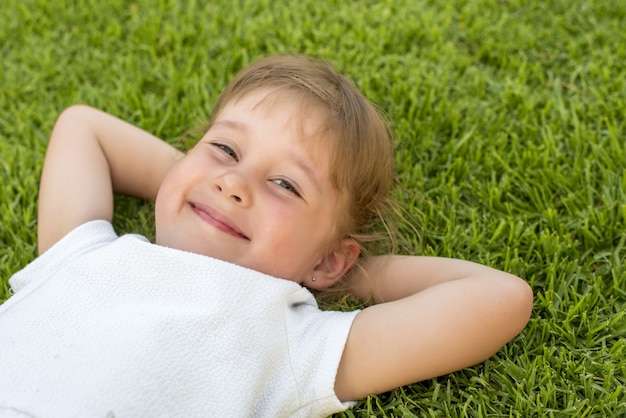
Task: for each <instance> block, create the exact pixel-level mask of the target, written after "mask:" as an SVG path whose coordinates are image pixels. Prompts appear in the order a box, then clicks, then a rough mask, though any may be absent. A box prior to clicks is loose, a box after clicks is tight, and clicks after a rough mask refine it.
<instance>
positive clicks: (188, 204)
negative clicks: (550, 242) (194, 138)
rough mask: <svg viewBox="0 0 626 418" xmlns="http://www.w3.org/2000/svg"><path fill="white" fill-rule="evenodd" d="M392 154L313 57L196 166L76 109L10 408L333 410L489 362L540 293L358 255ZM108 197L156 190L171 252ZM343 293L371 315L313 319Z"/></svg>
mask: <svg viewBox="0 0 626 418" xmlns="http://www.w3.org/2000/svg"><path fill="white" fill-rule="evenodd" d="M392 158H393V155H392V144H391V139H390V135H389V132H388V129H387V127H386V124H385V122H384V119H383V118H382V117H381V116H380V114H379V113H378V112H377V111H376V109H375V108H374V107H373V106H372V105H371V104H370V103H369V102H368V101H367V100H366V99H365V98H364V97H363V96H362V95H361V94H360V93H359V92H358V91H357V90H356V89H355V88H354V87H353V85H352V84H351V83H350V82H349V81H348V80H347V79H346V78H345V77H344V76H342V75H340V74H337V73H336V72H335V71H334V70H333V69H332V68H331V67H330V66H328V65H326V64H324V63H319V62H316V61H311V60H308V59H305V58H301V57H293V56H280V57H273V58H268V59H264V60H261V61H258V62H256V63H254V64H252V65H251V66H249V67H248V68H246V69H244V70H243V72H242V73H240V74H239V75H238V76H237V77H236V78H235V79H234V81H233V82H232V83H231V84H230V85H229V86H228V87H227V88H226V90H225V91H224V92H223V93H222V95H221V96H220V98H219V100H218V102H217V104H216V106H215V109H214V112H213V115H212V118H211V121H210V127H209V129H208V131H207V132H206V134H205V135H204V137H203V138H202V139H201V140H200V141H199V142H198V144H197V145H196V146H195V147H194V148H193V149H191V150H190V151H189V152H188V153H187V154H186V155H182V154H181V153H180V152H178V151H176V150H175V149H174V148H172V147H171V146H170V145H168V144H166V143H165V142H163V141H161V140H159V139H157V138H155V137H153V136H151V135H150V134H148V133H146V132H144V131H141V130H139V129H138V128H135V127H133V126H131V125H129V124H127V123H125V122H122V121H121V120H119V119H116V118H114V117H113V116H110V115H107V114H105V113H102V112H100V111H97V110H95V109H92V108H88V107H86V106H75V107H71V108H69V109H68V110H66V111H65V112H63V114H62V115H61V116H60V117H59V119H58V121H57V123H56V125H55V128H54V130H53V132H52V136H51V139H50V144H49V147H48V151H47V154H46V159H45V164H44V168H43V174H42V179H41V188H40V195H39V224H38V240H39V252H40V257H39V258H37V259H36V260H34V261H33V262H32V263H31V264H29V265H28V266H27V267H26V268H24V269H23V270H22V271H20V272H18V273H16V274H15V275H14V276H13V277H12V278H11V279H10V284H11V287H12V289H13V291H14V293H15V294H14V296H12V297H11V298H10V299H9V300H8V301H6V302H5V303H4V304H3V305H2V306H0V353H1V355H0V370H1V372H0V415H2V416H37V417H46V416H81V417H82V416H101V417H105V416H118V417H123V416H128V417H136V416H150V417H152V416H168V417H174V416H180V417H192V416H207V415H208V416H268V417H279V416H301V417H310V416H327V415H329V414H331V413H334V412H338V411H342V410H344V409H346V408H347V407H349V406H350V405H352V404H353V403H354V401H356V400H359V399H362V398H364V397H366V396H367V395H369V394H373V393H381V392H385V391H388V390H390V389H393V388H396V387H399V386H402V385H405V384H409V383H413V382H417V381H420V380H424V379H429V378H432V377H435V376H439V375H442V374H445V373H449V372H452V371H454V370H458V369H461V368H463V367H467V366H470V365H473V364H476V363H478V362H481V361H483V360H484V359H486V358H487V357H489V356H491V355H492V354H493V353H495V352H496V351H497V350H498V349H499V348H500V347H502V346H503V345H504V344H506V343H507V342H508V341H509V340H511V339H512V338H513V337H514V336H515V335H516V334H517V333H518V332H519V331H520V330H521V329H522V328H523V327H524V326H525V324H526V322H527V320H528V318H529V315H530V310H531V305H532V292H531V291H530V289H529V287H528V285H527V284H526V283H525V282H524V281H522V280H520V279H519V278H517V277H515V276H512V275H510V274H507V273H503V272H501V271H498V270H494V269H492V268H489V267H485V266H481V265H478V264H474V263H471V262H467V261H461V260H452V259H442V258H432V257H407V256H405V257H402V256H379V257H363V256H362V255H361V254H362V250H363V249H364V248H365V247H366V245H367V242H368V240H369V239H370V238H371V235H372V233H373V231H374V227H373V226H374V225H375V224H376V222H378V221H380V216H381V214H383V213H384V211H385V208H386V207H387V206H388V197H387V196H388V193H389V189H390V187H391V185H392V178H393V177H392V176H393V170H392V165H393V164H392ZM113 193H124V194H128V195H132V196H137V197H141V198H146V199H155V198H156V206H155V212H156V213H155V216H156V244H151V243H149V242H148V241H147V240H146V239H145V238H143V237H141V236H138V235H124V236H121V237H120V236H117V235H116V234H115V232H114V231H113V228H112V226H111V223H110V222H111V219H112V217H113ZM339 280H343V281H344V283H343V284H342V286H344V287H345V288H346V289H347V290H348V291H349V292H351V293H352V294H353V295H355V296H357V297H359V298H361V299H362V300H364V301H367V302H374V304H373V305H371V306H369V307H367V308H365V309H363V310H361V311H354V312H332V311H321V310H319V309H318V307H317V304H316V302H315V299H314V297H313V296H312V294H311V293H310V291H309V290H308V289H316V290H322V289H327V288H330V287H332V286H334V285H335V284H336V283H337V282H338V281H339ZM3 413H4V415H3Z"/></svg>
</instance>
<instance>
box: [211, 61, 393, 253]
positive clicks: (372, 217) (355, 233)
mask: <svg viewBox="0 0 626 418" xmlns="http://www.w3.org/2000/svg"><path fill="white" fill-rule="evenodd" d="M258 89H269V90H270V91H272V92H276V93H279V94H282V93H285V94H289V95H290V96H293V97H294V98H296V99H298V100H299V101H300V103H302V104H303V105H313V106H321V108H322V109H325V111H326V118H327V120H326V130H327V132H329V133H330V135H325V137H326V138H330V139H331V140H332V142H331V146H332V148H331V150H332V157H331V158H332V161H331V164H330V168H331V181H332V182H333V185H334V186H335V187H336V188H337V190H338V191H339V192H340V194H341V195H342V199H343V200H342V203H343V204H344V207H342V208H341V209H342V210H340V219H339V220H338V222H337V225H336V231H335V234H334V235H335V236H334V237H332V238H331V239H332V240H336V239H340V238H343V237H351V238H352V239H354V240H355V241H356V242H357V243H359V245H360V246H361V249H362V253H361V254H362V256H369V255H371V254H372V253H373V252H376V251H371V249H372V248H371V247H372V244H374V243H376V242H381V241H385V238H386V237H389V236H390V229H389V222H388V218H389V215H390V214H392V213H393V212H394V209H393V207H394V205H393V204H392V201H391V199H390V197H389V194H390V190H391V187H392V185H393V182H394V177H395V171H394V167H393V140H392V135H391V130H390V129H389V126H388V123H387V119H386V118H385V116H384V115H383V113H382V112H381V111H380V110H379V109H378V108H377V107H376V106H374V105H373V104H372V103H371V102H370V101H369V100H368V99H367V98H365V96H364V95H363V94H362V93H361V92H360V91H359V90H358V89H357V88H356V87H355V85H354V84H353V83H352V82H351V81H350V80H349V79H348V78H347V77H345V76H344V75H342V74H340V73H339V72H337V71H336V70H335V69H334V68H333V67H332V66H331V65H330V64H328V63H326V62H323V61H316V60H312V59H309V58H305V57H301V56H294V55H279V56H273V57H268V58H263V59H261V60H258V61H256V62H254V63H252V64H251V65H249V66H247V67H246V68H244V69H243V70H242V71H241V72H240V73H239V74H238V75H237V76H236V77H235V78H234V79H233V80H232V81H231V83H230V84H229V85H228V86H227V87H226V89H225V90H224V91H223V92H222V93H221V95H220V96H219V98H218V99H217V102H216V104H215V106H214V109H213V112H212V115H211V120H210V125H212V124H213V123H214V121H215V120H216V118H217V117H218V115H219V113H220V111H221V110H222V109H223V108H224V107H225V106H226V105H227V104H228V103H231V102H234V101H237V100H238V99H241V98H242V97H244V96H246V95H247V94H249V93H251V92H253V91H255V90H258ZM301 114H305V113H304V112H301ZM387 241H388V242H389V243H391V242H393V240H387ZM374 246H375V244H374Z"/></svg>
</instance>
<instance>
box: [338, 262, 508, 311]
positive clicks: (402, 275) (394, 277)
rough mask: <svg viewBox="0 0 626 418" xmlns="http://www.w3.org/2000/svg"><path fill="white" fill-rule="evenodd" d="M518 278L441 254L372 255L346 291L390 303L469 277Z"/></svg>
mask: <svg viewBox="0 0 626 418" xmlns="http://www.w3.org/2000/svg"><path fill="white" fill-rule="evenodd" d="M485 276H490V277H491V276H495V277H500V278H503V279H509V280H520V279H519V278H517V277H515V276H513V275H511V274H508V273H505V272H502V271H499V270H496V269H493V268H490V267H487V266H484V265H481V264H477V263H473V262H470V261H465V260H458V259H452V258H443V257H422V256H402V255H389V256H379V257H372V258H370V259H369V260H367V261H366V262H365V263H364V265H363V271H361V272H357V273H356V274H354V275H353V276H352V277H351V278H350V281H349V291H350V293H352V294H353V295H355V296H357V297H358V298H360V299H362V300H364V301H371V302H374V303H382V302H390V301H394V300H398V299H402V298H405V297H408V296H411V295H413V294H415V293H418V292H421V291H423V290H425V289H427V288H429V287H432V286H435V285H438V284H441V283H445V282H448V281H452V280H459V279H464V278H469V277H485Z"/></svg>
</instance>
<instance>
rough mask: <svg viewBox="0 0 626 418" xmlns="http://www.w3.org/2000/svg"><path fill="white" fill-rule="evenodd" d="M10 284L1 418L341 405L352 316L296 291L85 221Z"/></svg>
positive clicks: (236, 412) (245, 412)
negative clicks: (341, 371)
mask: <svg viewBox="0 0 626 418" xmlns="http://www.w3.org/2000/svg"><path fill="white" fill-rule="evenodd" d="M277 256H279V255H278V254H277ZM10 284H11V287H12V289H13V291H14V292H15V294H14V295H13V296H12V297H11V298H10V299H9V300H7V301H6V302H5V303H4V304H3V305H0V417H2V416H5V415H6V416H22V415H20V414H25V415H26V416H37V417H57V416H63V417H96V416H98V417H118V418H119V417H133V418H134V417H142V416H145V417H194V416H203V417H204V416H237V417H243V416H258V417H264V416H266V417H282V416H285V417H286V416H299V417H313V416H327V415H330V414H332V413H334V412H339V411H342V410H345V409H346V408H348V407H349V406H350V405H351V403H342V402H340V401H339V400H338V399H337V397H336V395H335V393H334V389H333V388H334V381H335V376H336V373H337V367H338V364H339V361H340V359H341V355H342V352H343V349H344V345H345V342H346V339H347V337H348V333H349V331H350V327H351V325H352V321H353V320H354V317H355V316H356V314H357V312H356V311H355V312H332V311H321V310H320V309H319V308H318V306H317V303H316V302H315V299H314V297H313V295H312V294H311V293H310V292H309V291H308V290H307V289H305V288H303V287H301V286H300V285H299V284H297V283H295V282H291V281H287V280H283V279H278V278H275V277H271V276H267V275H265V274H262V273H259V272H256V271H253V270H249V269H246V268H243V267H240V266H237V265H234V264H230V263H227V262H224V261H220V260H216V259H212V258H210V257H206V256H202V255H197V254H192V253H188V252H183V251H179V250H174V249H170V248H165V247H161V246H158V245H154V244H151V243H149V242H148V241H147V240H146V239H145V238H144V237H141V236H139V235H124V236H121V237H118V236H117V235H116V234H115V232H114V230H113V228H112V226H111V224H110V223H108V222H106V221H92V222H89V223H86V224H84V225H82V226H80V227H78V228H76V229H75V230H74V231H72V232H70V233H69V234H68V235H67V236H66V237H64V238H63V239H62V240H61V241H59V242H58V243H57V244H56V245H55V246H53V247H52V248H50V249H49V250H48V251H47V252H45V253H44V254H43V255H42V256H41V257H39V258H37V259H35V260H34V261H33V262H32V263H30V264H29V265H28V266H26V267H25V268H24V269H23V270H21V271H19V272H18V273H16V274H15V275H14V276H13V277H12V278H11V279H10ZM3 413H4V414H5V415H3ZM11 414H13V415H11Z"/></svg>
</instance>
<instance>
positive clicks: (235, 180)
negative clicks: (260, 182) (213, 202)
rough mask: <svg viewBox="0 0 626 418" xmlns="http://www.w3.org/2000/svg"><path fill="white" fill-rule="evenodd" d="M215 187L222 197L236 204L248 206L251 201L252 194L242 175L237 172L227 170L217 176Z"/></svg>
mask: <svg viewBox="0 0 626 418" xmlns="http://www.w3.org/2000/svg"><path fill="white" fill-rule="evenodd" d="M215 188H216V190H217V191H219V192H220V193H222V194H223V195H224V197H227V198H228V199H231V200H232V201H233V202H235V203H236V204H238V205H240V206H243V207H248V206H250V204H251V203H252V195H251V193H250V190H249V188H248V185H247V184H246V182H245V180H244V179H243V177H242V176H241V175H239V174H237V173H233V172H229V173H226V174H224V175H222V176H221V177H219V178H218V179H217V180H216V182H215Z"/></svg>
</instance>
